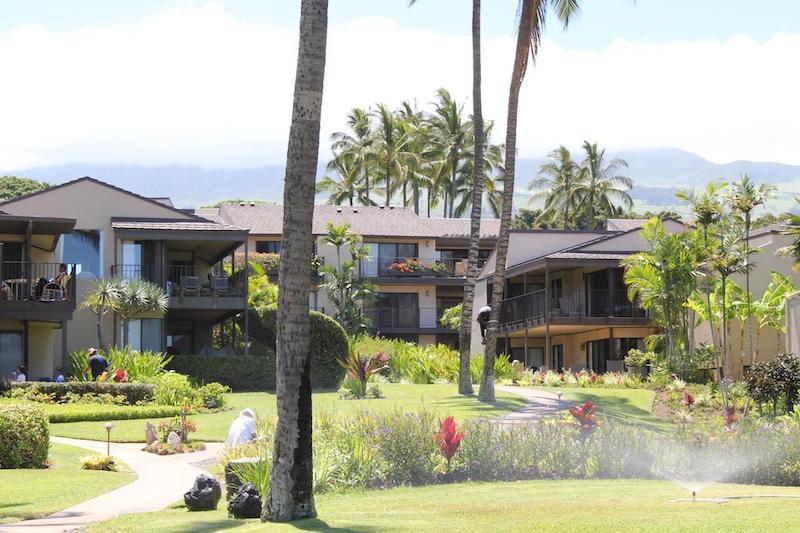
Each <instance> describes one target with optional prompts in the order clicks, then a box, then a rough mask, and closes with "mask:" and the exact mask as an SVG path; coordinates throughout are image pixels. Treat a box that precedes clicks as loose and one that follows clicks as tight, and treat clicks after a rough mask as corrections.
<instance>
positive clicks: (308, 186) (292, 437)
mask: <svg viewBox="0 0 800 533" xmlns="http://www.w3.org/2000/svg"><path fill="white" fill-rule="evenodd" d="M327 35H328V1H327V0H303V1H302V7H301V12H300V43H299V51H298V54H297V73H296V77H295V88H294V103H293V107H292V125H291V129H290V131H289V146H288V150H287V153H286V179H285V183H284V193H283V203H284V205H285V206H286V209H284V210H283V238H282V242H283V247H282V249H281V266H280V273H279V277H278V280H279V281H278V286H279V288H280V290H279V294H278V316H277V336H276V348H277V372H276V377H277V379H276V395H277V400H278V424H277V428H276V431H275V444H274V450H273V455H272V472H271V474H270V483H269V495H268V497H267V499H266V502H265V505H264V509H263V511H262V514H261V519H262V520H271V521H288V520H296V519H302V518H309V517H314V516H316V509H315V507H314V494H313V488H314V472H313V455H312V435H311V431H312V419H311V359H310V357H309V352H310V348H311V346H310V338H311V334H310V321H309V308H308V277H309V276H310V275H311V262H310V261H309V258H310V257H311V255H312V253H313V248H314V243H313V240H312V233H311V221H312V217H313V214H314V181H315V174H316V169H317V157H318V153H319V128H320V113H321V107H322V88H323V81H324V77H325V50H326V44H327Z"/></svg>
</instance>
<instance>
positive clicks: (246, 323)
mask: <svg viewBox="0 0 800 533" xmlns="http://www.w3.org/2000/svg"><path fill="white" fill-rule="evenodd" d="M247 241H248V240H247V239H245V241H244V354H245V355H250V309H249V306H248V305H247V296H248V288H249V274H250V272H249V270H250V265H249V264H248V263H247V257H248V253H249V249H248V247H247V246H248V242H247ZM235 259H236V256H235V255H234V256H233V259H232V261H234V260H235ZM231 264H233V263H231Z"/></svg>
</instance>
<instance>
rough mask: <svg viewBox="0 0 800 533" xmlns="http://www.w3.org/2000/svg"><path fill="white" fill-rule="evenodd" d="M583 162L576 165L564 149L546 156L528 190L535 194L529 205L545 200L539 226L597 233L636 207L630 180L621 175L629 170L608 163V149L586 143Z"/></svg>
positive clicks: (618, 163)
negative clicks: (598, 229) (608, 223)
mask: <svg viewBox="0 0 800 533" xmlns="http://www.w3.org/2000/svg"><path fill="white" fill-rule="evenodd" d="M583 152H584V159H583V161H582V162H581V163H577V162H575V161H574V160H573V159H572V154H571V153H570V151H569V149H568V148H567V147H565V146H559V147H558V148H556V149H555V150H553V151H552V152H550V154H549V155H548V156H547V158H548V162H547V163H545V164H544V165H542V166H541V167H540V168H539V175H538V176H537V177H536V178H535V179H533V180H531V182H530V183H529V184H528V189H529V190H532V191H535V192H534V193H533V195H532V196H531V199H530V201H531V202H536V201H541V200H544V207H543V209H542V211H541V213H540V214H539V217H538V219H537V224H539V225H545V226H547V225H552V226H556V227H559V228H561V229H572V228H577V229H597V228H598V227H599V226H602V224H603V222H604V221H605V220H606V219H608V218H611V217H614V216H618V215H619V214H620V212H626V211H629V210H630V209H631V207H632V206H633V201H632V200H631V197H630V195H629V194H628V191H630V189H631V188H632V187H633V180H631V178H629V177H627V176H624V175H622V174H620V171H621V170H622V169H624V168H627V167H628V163H627V162H625V161H624V160H622V159H612V160H611V161H607V160H606V151H605V149H600V148H598V146H597V143H590V142H588V141H584V143H583Z"/></svg>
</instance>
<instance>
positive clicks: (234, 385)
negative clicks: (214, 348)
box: [169, 352, 275, 392]
mask: <svg viewBox="0 0 800 533" xmlns="http://www.w3.org/2000/svg"><path fill="white" fill-rule="evenodd" d="M169 369H170V370H174V371H175V372H179V373H181V374H186V375H187V376H190V377H191V378H192V379H194V380H196V381H197V382H199V383H206V382H210V381H217V382H219V383H222V384H223V385H227V386H228V387H230V388H231V389H232V390H234V391H242V392H246V391H263V390H273V389H274V388H275V352H267V355H263V354H258V355H252V356H249V357H243V356H235V357H220V356H214V355H176V356H174V357H173V358H172V361H170V364H169Z"/></svg>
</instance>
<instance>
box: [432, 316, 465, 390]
mask: <svg viewBox="0 0 800 533" xmlns="http://www.w3.org/2000/svg"><path fill="white" fill-rule="evenodd" d="M463 305H464V304H458V305H454V306H453V307H448V308H447V309H445V310H444V311H443V312H442V317H441V318H440V319H439V324H441V325H442V327H445V328H449V329H460V328H461V323H462V322H461V321H462V320H463V319H464V317H463V316H462V314H461V310H462V309H463ZM470 325H471V324H470ZM462 394H463V393H462Z"/></svg>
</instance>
